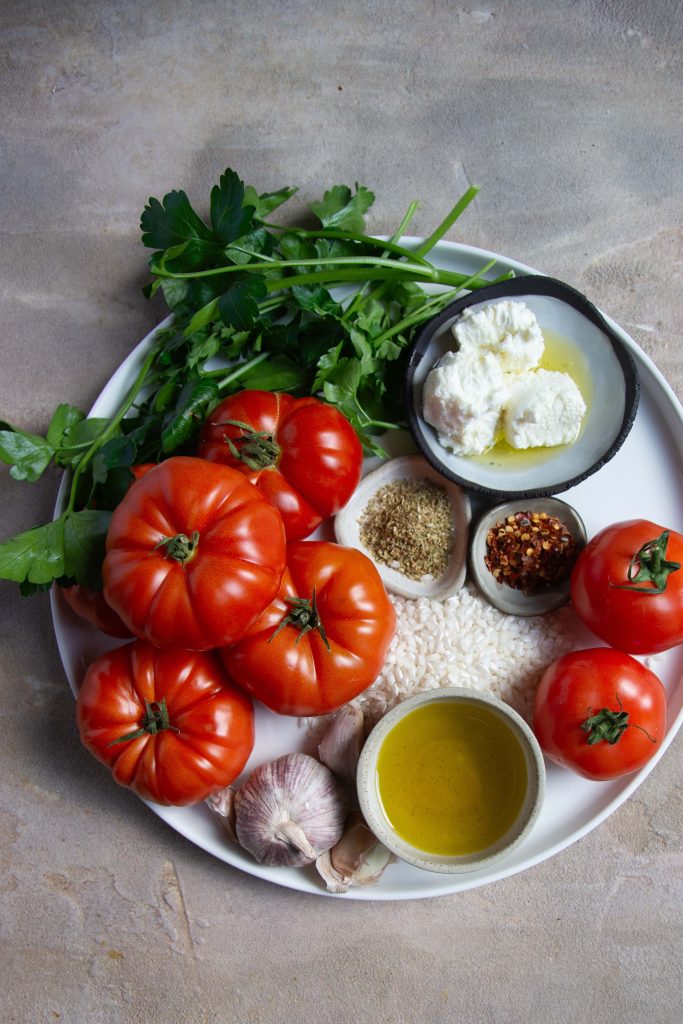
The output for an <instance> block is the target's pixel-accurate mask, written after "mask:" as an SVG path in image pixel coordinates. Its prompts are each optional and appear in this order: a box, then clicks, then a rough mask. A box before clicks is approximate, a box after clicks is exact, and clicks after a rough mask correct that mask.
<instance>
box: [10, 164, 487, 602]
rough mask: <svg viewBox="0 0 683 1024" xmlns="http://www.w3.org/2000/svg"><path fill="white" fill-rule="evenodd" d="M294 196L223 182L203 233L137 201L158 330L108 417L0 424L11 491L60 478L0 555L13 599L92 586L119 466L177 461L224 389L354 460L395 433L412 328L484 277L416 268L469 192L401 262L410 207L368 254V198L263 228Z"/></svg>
mask: <svg viewBox="0 0 683 1024" xmlns="http://www.w3.org/2000/svg"><path fill="white" fill-rule="evenodd" d="M296 191H297V189H296V188H294V187H285V188H281V189H278V190H277V191H275V192H266V193H261V194H259V193H257V192H256V190H255V189H254V188H252V187H251V186H245V185H244V183H243V182H242V180H241V179H240V178H239V176H238V175H237V174H236V173H235V171H233V170H231V169H227V170H226V171H225V172H224V174H222V175H221V177H220V180H219V182H218V184H217V185H215V186H214V187H213V188H212V190H211V195H210V204H209V215H208V219H207V220H204V219H202V217H200V216H199V214H198V213H196V211H195V210H194V209H193V207H192V205H191V203H190V201H189V199H188V197H187V195H186V193H185V192H184V191H182V190H181V191H173V192H169V193H168V194H167V195H166V196H164V198H163V200H161V201H160V200H158V199H150V200H149V202H148V204H147V205H146V206H145V208H144V210H143V212H142V217H141V221H140V226H141V230H142V241H143V243H144V245H146V246H147V247H149V248H151V249H153V250H154V253H153V254H152V256H151V257H150V260H149V266H150V270H151V274H152V281H151V282H150V284H149V285H148V286H147V287H146V288H145V294H146V295H147V296H151V295H153V294H155V293H156V292H157V291H159V290H161V292H162V293H163V296H164V299H165V301H166V303H167V305H168V307H169V309H170V311H171V312H172V313H173V321H172V325H171V326H170V327H168V328H164V329H161V330H158V331H157V332H156V334H155V336H154V341H153V344H152V346H151V348H150V350H149V352H148V353H147V355H146V358H145V359H144V362H143V364H142V366H141V368H140V370H139V373H138V375H137V378H136V380H135V382H134V383H133V385H132V387H131V389H130V390H129V392H128V394H127V395H126V396H125V398H124V400H123V402H122V404H121V406H120V408H119V409H118V410H117V412H116V414H115V415H114V416H113V417H112V418H111V419H102V418H86V416H85V415H84V413H82V412H81V411H80V410H79V409H76V408H75V407H73V406H69V405H60V406H59V407H58V408H57V410H56V412H55V414H54V416H53V417H52V420H51V422H50V426H49V428H48V430H47V434H46V436H45V437H39V436H37V435H34V434H30V433H27V432H25V431H22V430H18V429H17V428H15V427H13V426H11V424H9V423H3V422H0V428H1V429H0V460H2V461H3V462H5V463H7V464H8V465H10V466H11V467H12V468H11V470H10V474H11V476H12V477H14V479H17V480H28V481H34V480H37V479H38V478H39V477H40V476H41V475H42V473H43V472H44V471H45V470H46V469H47V467H48V466H49V465H55V466H57V467H59V468H61V469H64V470H67V471H68V472H69V473H70V474H71V485H70V491H69V496H68V499H67V501H66V504H65V507H64V511H63V512H62V514H61V515H60V516H59V518H57V519H56V520H55V521H54V522H51V523H48V524H46V525H44V526H39V527H35V528H33V529H31V530H28V531H26V532H25V533H21V534H19V535H18V536H16V537H13V538H11V539H9V540H7V541H5V542H4V543H2V544H0V578H4V579H10V580H14V581H16V582H18V583H19V584H20V585H21V589H22V592H23V593H25V594H29V593H33V592H35V591H37V590H45V589H48V588H49V587H50V585H51V584H52V582H53V580H58V581H59V582H60V583H63V584H68V583H73V582H77V583H81V584H84V585H86V586H90V587H94V588H96V587H97V586H99V585H100V567H101V564H102V559H103V555H104V542H105V538H106V533H107V528H108V525H109V519H110V516H111V510H112V509H113V508H114V507H115V506H116V504H117V503H118V502H119V501H120V500H121V498H122V497H123V495H124V494H125V491H126V490H127V488H128V487H129V486H130V484H131V482H132V480H133V476H132V473H131V466H133V465H136V464H137V463H141V462H150V461H153V462H156V461H160V460H161V459H163V458H165V457H167V456H168V455H170V454H173V453H176V454H177V453H179V452H192V451H193V444H194V441H195V437H196V434H197V432H198V430H199V427H200V426H201V424H202V423H203V421H204V419H205V418H206V416H207V415H208V414H209V412H210V411H211V410H212V409H213V407H214V406H215V405H217V404H218V402H219V401H220V400H221V399H222V398H224V397H225V396H226V395H227V394H230V393H232V392H234V391H236V390H238V389H239V388H259V389H263V390H269V391H288V392H292V393H294V394H297V395H304V394H312V395H316V396H318V397H319V398H321V399H323V400H324V401H326V402H329V403H330V404H332V405H334V406H336V407H337V408H338V409H339V410H340V411H341V412H342V413H343V414H344V415H345V416H346V417H347V418H348V419H349V420H350V422H351V423H352V424H353V426H354V428H355V429H356V431H357V432H358V434H359V436H360V438H361V441H362V442H363V445H364V448H365V450H366V451H367V452H370V453H374V454H379V455H383V454H384V452H383V450H382V448H381V447H380V444H379V442H378V437H380V435H381V434H383V433H384V432H385V431H387V430H390V429H393V428H396V427H400V426H403V425H404V421H405V413H404V409H403V406H402V395H403V387H402V379H403V372H404V364H405V359H406V357H407V352H408V349H409V346H410V342H411V339H412V337H413V334H414V331H415V329H416V328H417V327H419V325H420V324H422V323H423V322H424V321H426V320H428V319H430V318H431V317H432V316H434V315H435V314H436V313H438V312H439V310H440V309H441V308H442V307H443V306H444V305H446V304H447V303H448V302H450V301H451V300H452V299H453V298H454V296H455V295H456V294H458V293H459V292H461V291H463V290H464V289H473V288H478V287H481V286H482V285H484V284H488V283H490V282H489V281H487V280H485V277H484V275H485V274H486V273H487V271H488V270H489V269H490V267H491V266H492V263H489V264H487V265H486V266H484V267H482V268H481V270H480V272H479V274H477V275H476V276H475V277H473V278H472V277H471V278H468V277H467V276H466V275H463V274H456V273H453V272H450V271H445V270H440V269H438V268H436V267H434V266H433V265H432V264H431V263H430V262H429V260H428V259H427V256H428V254H429V252H430V250H431V249H432V248H433V246H434V245H435V244H436V242H437V241H439V239H440V238H442V237H443V235H444V234H445V232H446V231H447V230H448V229H449V228H450V227H451V226H452V224H453V223H454V222H455V220H456V219H457V217H458V216H459V215H460V214H461V213H462V212H463V210H464V209H465V208H466V207H467V206H468V205H469V203H470V202H471V201H472V199H473V198H474V197H475V195H476V193H477V191H478V189H477V188H474V187H473V188H470V189H468V191H467V192H466V193H465V194H464V195H463V196H462V198H461V199H460V200H459V201H458V202H457V203H456V205H455V206H454V207H453V209H452V210H451V211H450V212H449V214H448V215H447V216H446V217H445V218H444V220H443V221H442V222H441V223H440V224H439V226H438V227H437V228H436V230H435V231H434V232H433V233H432V234H431V235H430V237H429V238H428V239H426V240H425V241H424V242H423V243H422V244H421V245H419V247H417V248H408V247H406V246H404V245H402V244H401V238H402V236H403V235H404V234H405V232H406V228H407V226H408V224H409V222H410V220H411V218H412V217H413V215H414V213H415V211H416V209H417V203H411V204H410V206H409V208H408V210H407V212H406V214H405V216H404V218H403V220H402V221H401V224H400V225H399V226H398V228H397V229H396V231H395V232H394V234H393V235H392V236H391V237H390V238H389V239H388V240H380V239H377V238H373V237H371V236H369V235H367V234H366V233H365V230H366V229H365V214H366V213H367V211H368V210H369V208H370V207H371V205H372V203H373V202H374V195H373V193H372V192H370V191H369V190H368V189H366V188H364V187H363V186H360V185H358V184H356V186H355V188H354V189H353V190H352V189H350V188H349V187H347V186H345V185H336V186H335V187H334V188H332V189H330V190H329V191H328V192H325V194H324V196H323V198H322V200H320V201H319V202H314V203H311V204H310V211H311V213H312V214H313V215H314V217H315V219H316V221H317V222H318V223H319V227H317V228H314V229H305V228H300V227H293V226H287V225H280V224H275V223H273V222H272V220H271V218H272V215H273V213H274V212H275V211H276V210H278V208H280V207H282V206H283V205H284V204H285V203H286V202H287V201H288V200H289V199H290V198H291V197H292V196H293V195H294V194H295V193H296ZM425 285H426V286H432V287H429V288H428V289H427V290H425ZM433 286H437V288H434V287H433Z"/></svg>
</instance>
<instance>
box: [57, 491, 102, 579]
mask: <svg viewBox="0 0 683 1024" xmlns="http://www.w3.org/2000/svg"><path fill="white" fill-rule="evenodd" d="M110 520H111V512H106V511H102V510H101V509H84V510H82V511H81V512H69V513H67V514H66V516H65V517H64V534H63V536H64V575H65V576H69V577H70V578H72V579H75V580H76V582H77V583H82V584H83V586H86V587H90V588H91V589H92V590H98V589H100V588H101V586H102V580H101V572H102V562H103V561H104V555H105V542H106V538H107V530H108V529H109V523H110Z"/></svg>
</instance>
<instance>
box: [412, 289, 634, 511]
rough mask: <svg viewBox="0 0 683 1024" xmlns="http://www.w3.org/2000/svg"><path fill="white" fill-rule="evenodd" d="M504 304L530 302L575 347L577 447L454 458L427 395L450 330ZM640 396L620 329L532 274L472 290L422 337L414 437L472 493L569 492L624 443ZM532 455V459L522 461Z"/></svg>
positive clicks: (417, 351)
mask: <svg viewBox="0 0 683 1024" xmlns="http://www.w3.org/2000/svg"><path fill="white" fill-rule="evenodd" d="M505 299H514V300H516V301H519V302H523V303H525V304H526V305H527V306H528V307H529V309H531V311H532V312H533V313H534V314H535V316H536V318H537V320H538V323H539V324H540V326H541V329H542V331H543V332H544V333H547V334H548V335H553V336H557V337H558V338H561V339H563V341H566V342H568V343H569V345H570V346H571V349H572V350H573V357H575V358H576V360H578V362H579V363H580V364H581V365H582V370H583V376H584V378H585V387H586V390H587V391H588V392H589V393H588V394H584V399H585V400H586V404H587V407H588V408H587V411H586V413H585V415H584V419H583V423H582V426H581V430H580V432H579V436H578V437H577V439H576V440H575V441H574V442H573V443H572V444H563V445H557V446H555V447H549V448H546V449H544V448H535V449H533V453H514V457H513V458H510V457H509V456H508V455H507V454H503V455H499V454H497V453H496V449H495V448H494V449H492V451H491V452H487V453H484V454H483V455H478V456H468V455H456V454H455V453H454V452H452V451H450V450H449V449H448V448H446V447H444V446H443V445H442V444H441V443H440V441H439V439H438V435H437V432H436V430H435V429H434V427H432V426H431V425H430V424H429V423H427V421H426V420H425V419H424V417H423V415H422V408H423V390H424V385H425V381H426V380H427V377H428V375H429V373H430V371H431V370H432V369H433V368H434V367H435V366H436V365H437V363H438V362H439V360H440V359H441V358H442V357H443V356H444V355H445V353H446V352H450V351H454V350H455V347H456V342H455V341H454V338H453V334H452V327H453V325H454V323H455V322H456V321H457V320H458V318H459V317H460V315H461V314H462V313H463V311H464V310H465V309H475V310H476V309H479V308H483V307H485V306H489V305H491V304H494V303H496V302H500V301H502V300H505ZM639 394H640V388H639V381H638V374H637V372H636V366H635V362H634V359H633V357H632V355H631V353H630V351H629V350H628V348H627V346H626V345H625V344H624V343H623V341H622V339H621V338H620V337H619V335H618V334H617V332H616V331H614V330H613V329H612V327H611V325H610V324H609V323H608V322H607V321H606V320H605V318H604V317H603V316H602V314H601V313H600V312H599V310H598V309H596V307H595V306H594V305H593V304H592V303H591V302H589V300H588V299H587V298H586V297H585V296H584V295H582V294H581V293H580V292H578V291H576V289H574V288H571V287H570V286H569V285H567V284H564V283H563V282H562V281H556V280H555V279H553V278H550V277H542V276H536V275H528V276H522V277H516V278H513V279H511V280H507V281H501V282H499V283H498V284H493V285H489V286H487V287H486V288H482V289H480V290H479V291H475V292H470V293H469V294H468V295H465V296H464V297H463V298H460V299H456V300H455V302H452V303H451V304H450V305H449V306H446V308H445V309H444V310H442V312H441V313H439V314H438V316H436V317H434V319H433V320H430V321H429V323H427V324H426V325H425V326H424V327H423V328H422V329H421V330H420V331H419V333H418V334H417V336H416V338H415V341H414V342H413V347H412V349H411V352H410V359H409V363H408V370H407V373H406V391H405V397H406V408H407V411H408V421H409V426H410V431H411V433H412V435H413V438H414V440H415V443H416V445H417V447H418V449H419V450H420V452H421V453H422V454H423V455H424V456H425V458H426V459H427V461H428V462H429V463H430V464H431V465H432V466H434V468H435V469H437V470H438V471H439V472H440V473H441V474H442V475H443V476H445V477H448V479H449V480H452V481H453V482H454V483H457V484H460V485H461V486H462V487H466V488H467V489H468V490H472V491H478V492H479V493H481V494H486V495H491V496H493V497H496V498H499V499H501V500H502V499H503V498H512V497H515V496H516V497H527V498H532V497H541V496H547V495H551V494H557V493H559V492H561V491H566V490H568V489H569V488H570V487H573V486H575V485H576V484H578V483H580V482H581V481H583V480H585V479H587V478H588V477H589V476H591V475H592V474H593V473H596V472H597V471H598V470H599V469H601V468H602V466H604V465H605V464H606V463H607V462H609V460H610V459H612V458H613V457H614V455H616V453H617V451H618V450H619V448H620V447H621V445H622V444H623V442H624V440H625V439H626V437H627V435H628V433H629V431H630V430H631V427H632V426H633V421H634V419H635V415H636V410H637V407H638V399H639ZM520 454H522V455H524V456H526V455H527V454H529V455H532V454H533V457H531V458H528V457H522V458H521V459H520V458H519V457H518V456H519V455H520Z"/></svg>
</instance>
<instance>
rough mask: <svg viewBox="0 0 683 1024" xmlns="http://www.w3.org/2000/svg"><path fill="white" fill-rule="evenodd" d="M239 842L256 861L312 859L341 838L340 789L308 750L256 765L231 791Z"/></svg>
mask: <svg viewBox="0 0 683 1024" xmlns="http://www.w3.org/2000/svg"><path fill="white" fill-rule="evenodd" d="M235 815H236V833H237V839H238V842H239V843H240V845H241V846H242V847H244V849H245V850H248V852H249V853H251V855H252V856H253V857H254V858H255V860H257V861H258V863H259V864H269V865H289V866H293V867H301V866H303V865H304V864H311V863H312V862H313V861H314V860H315V859H316V858H317V857H318V856H319V855H320V854H321V853H323V852H324V851H325V850H329V849H330V847H332V846H334V845H335V843H336V842H337V841H338V840H339V839H340V838H341V836H342V834H343V831H344V820H345V816H346V800H345V797H344V792H343V789H342V787H341V785H340V783H339V782H338V781H337V779H336V778H335V777H334V775H333V774H332V772H331V771H330V769H329V768H327V767H326V766H325V765H324V764H321V763H320V762H319V761H316V759H315V758H314V757H311V756H310V755H309V754H300V753H295V754H285V755H284V756H283V757H278V758H277V759H276V760H275V761H270V762H268V763H267V764H263V765H261V766H260V767H259V768H256V769H255V770H254V771H253V772H252V773H251V775H250V776H249V778H248V779H247V781H246V782H245V783H244V785H243V786H241V787H240V788H239V789H238V790H237V793H236V794H235Z"/></svg>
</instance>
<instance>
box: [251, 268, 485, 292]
mask: <svg viewBox="0 0 683 1024" xmlns="http://www.w3.org/2000/svg"><path fill="white" fill-rule="evenodd" d="M386 262H389V261H386ZM415 277H419V279H420V282H421V283H424V284H435V285H446V286H449V287H451V288H464V287H465V286H466V287H467V288H470V289H472V290H474V289H476V288H484V287H486V285H488V284H491V282H490V281H485V280H483V279H482V278H481V277H468V276H467V274H457V273H455V272H454V271H452V270H438V269H437V268H436V267H434V268H433V269H432V271H431V272H430V273H422V268H421V267H420V268H418V267H407V266H406V264H405V263H396V262H394V263H393V269H392V270H386V269H385V268H384V267H378V268H377V269H376V270H374V269H372V268H371V269H369V270H366V271H363V270H360V269H359V270H356V269H354V268H351V267H349V268H348V269H342V270H338V271H336V273H333V274H332V273H330V271H329V270H321V271H312V272H311V273H309V274H296V275H294V276H292V277H282V278H271V279H270V280H266V288H267V289H268V291H269V292H274V291H279V290H281V289H285V288H293V287H294V286H295V285H300V284H318V283H327V284H329V285H332V286H334V285H335V284H344V283H347V282H355V281H412V280H414V279H415Z"/></svg>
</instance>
